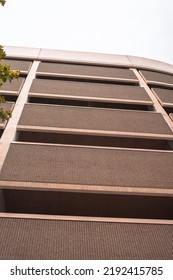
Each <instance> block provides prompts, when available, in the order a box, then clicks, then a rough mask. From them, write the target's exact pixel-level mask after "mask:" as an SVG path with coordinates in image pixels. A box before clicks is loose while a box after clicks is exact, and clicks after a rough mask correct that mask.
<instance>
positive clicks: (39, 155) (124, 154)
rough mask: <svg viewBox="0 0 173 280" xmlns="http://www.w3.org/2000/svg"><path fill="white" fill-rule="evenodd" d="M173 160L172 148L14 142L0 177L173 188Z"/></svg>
mask: <svg viewBox="0 0 173 280" xmlns="http://www.w3.org/2000/svg"><path fill="white" fill-rule="evenodd" d="M172 161H173V153H172V152H154V151H153V152H151V151H137V150H133V149H130V150H126V149H104V148H100V149H97V148H88V147H85V148H81V147H77V146H76V147H74V146H53V145H30V144H27V145H25V144H11V146H10V149H9V152H8V154H7V157H6V160H5V162H4V165H3V167H2V171H1V175H0V180H1V181H2V184H3V181H16V182H31V183H33V182H38V183H42V182H44V183H45V184H46V183H56V184H57V185H58V184H62V185H63V184H67V185H78V186H79V187H80V186H81V185H86V186H87V185H88V186H89V188H90V186H95V189H97V186H98V188H99V186H102V187H103V188H105V186H108V187H110V188H111V187H116V186H118V187H121V188H122V189H123V187H127V188H128V187H132V188H135V187H136V188H139V189H140V188H148V189H149V188H151V192H152V189H157V190H158V189H165V190H170V191H172V188H173V173H172ZM9 183H10V182H9Z"/></svg>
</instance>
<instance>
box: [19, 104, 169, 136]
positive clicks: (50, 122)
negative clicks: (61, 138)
mask: <svg viewBox="0 0 173 280" xmlns="http://www.w3.org/2000/svg"><path fill="white" fill-rule="evenodd" d="M19 124H20V125H30V126H45V127H46V126H47V127H58V128H74V129H91V130H96V131H97V130H109V131H127V132H143V133H159V134H166V133H168V134H172V132H171V130H170V129H169V127H168V125H167V124H166V122H165V121H164V119H163V117H162V116H161V114H159V113H154V112H141V111H130V110H129V111H128V110H111V109H96V108H84V107H68V106H49V105H31V104H27V105H25V107H24V110H23V113H22V116H21V118H20V120H19Z"/></svg>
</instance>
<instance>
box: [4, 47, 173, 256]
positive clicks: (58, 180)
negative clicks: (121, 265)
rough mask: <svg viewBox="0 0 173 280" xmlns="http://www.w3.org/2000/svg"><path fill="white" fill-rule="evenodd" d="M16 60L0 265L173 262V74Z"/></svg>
mask: <svg viewBox="0 0 173 280" xmlns="http://www.w3.org/2000/svg"><path fill="white" fill-rule="evenodd" d="M6 52H7V58H6V60H7V62H8V63H9V64H11V66H12V68H13V69H16V70H20V72H21V74H20V78H19V79H18V80H16V81H14V82H12V83H6V84H5V85H4V86H3V87H2V88H1V89H0V94H1V95H4V96H5V98H6V100H7V103H6V105H5V106H6V107H7V108H12V110H13V113H12V118H11V119H10V120H9V122H8V123H2V122H1V124H0V132H1V139H0V169H1V172H0V189H1V191H0V211H1V212H0V259H173V117H172V116H173V65H169V64H166V63H162V62H158V61H154V60H150V59H145V58H139V57H133V56H125V55H122V56H120V55H107V54H93V53H80V52H70V51H58V50H46V49H29V48H15V47H6Z"/></svg>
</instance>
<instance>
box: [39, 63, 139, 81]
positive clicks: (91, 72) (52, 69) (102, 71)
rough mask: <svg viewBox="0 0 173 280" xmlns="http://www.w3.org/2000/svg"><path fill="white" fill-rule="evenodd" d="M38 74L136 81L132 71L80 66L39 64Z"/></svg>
mask: <svg viewBox="0 0 173 280" xmlns="http://www.w3.org/2000/svg"><path fill="white" fill-rule="evenodd" d="M38 72H43V73H52V74H54V73H55V74H63V75H78V76H91V77H92V76H95V77H104V78H106V77H107V78H120V79H130V80H133V79H135V80H137V78H136V76H135V74H134V73H133V71H131V70H129V69H124V68H116V67H104V66H89V65H80V64H66V63H51V62H49V63H48V62H41V63H40V65H39V67H38Z"/></svg>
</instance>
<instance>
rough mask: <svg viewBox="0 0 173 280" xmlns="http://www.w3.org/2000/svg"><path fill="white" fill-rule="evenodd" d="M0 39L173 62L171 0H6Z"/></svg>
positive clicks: (0, 16)
mask: <svg viewBox="0 0 173 280" xmlns="http://www.w3.org/2000/svg"><path fill="white" fill-rule="evenodd" d="M0 44H2V45H6V46H7V45H8V46H22V47H36V48H37V47H38V48H49V49H59V50H76V51H89V52H99V53H114V54H127V55H135V56H142V57H147V58H153V59H156V60H160V61H165V62H168V63H171V64H173V0H28V1H27V0H7V3H6V5H5V7H4V8H3V7H0Z"/></svg>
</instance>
